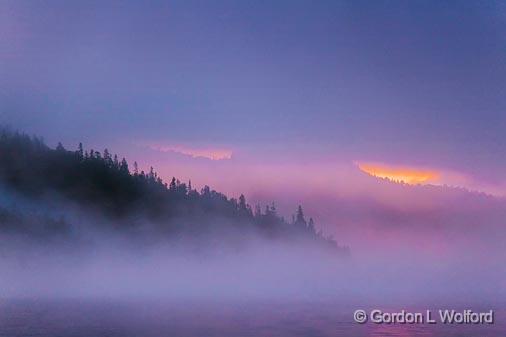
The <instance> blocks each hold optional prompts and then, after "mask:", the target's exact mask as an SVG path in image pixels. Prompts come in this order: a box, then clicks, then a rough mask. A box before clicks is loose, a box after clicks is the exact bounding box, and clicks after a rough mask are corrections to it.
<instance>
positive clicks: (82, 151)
mask: <svg viewBox="0 0 506 337" xmlns="http://www.w3.org/2000/svg"><path fill="white" fill-rule="evenodd" d="M77 156H78V157H79V159H83V158H84V150H83V143H79V147H78V148H77Z"/></svg>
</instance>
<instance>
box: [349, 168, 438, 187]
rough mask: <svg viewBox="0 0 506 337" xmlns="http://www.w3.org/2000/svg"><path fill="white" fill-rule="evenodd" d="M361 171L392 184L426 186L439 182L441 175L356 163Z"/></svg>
mask: <svg viewBox="0 0 506 337" xmlns="http://www.w3.org/2000/svg"><path fill="white" fill-rule="evenodd" d="M357 165H358V167H359V168H360V170H361V171H363V172H365V173H367V174H369V175H371V176H374V177H377V178H383V179H388V180H391V181H394V182H403V183H406V184H410V185H416V184H428V183H435V182H438V181H439V178H440V176H441V173H440V172H438V171H435V170H428V169H419V168H413V167H400V166H391V165H384V164H372V163H357Z"/></svg>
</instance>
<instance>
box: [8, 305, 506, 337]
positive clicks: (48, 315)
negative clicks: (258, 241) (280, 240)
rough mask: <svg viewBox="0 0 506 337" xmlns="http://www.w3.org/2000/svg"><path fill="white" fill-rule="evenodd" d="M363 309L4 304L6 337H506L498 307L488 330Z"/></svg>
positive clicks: (503, 317) (505, 320) (505, 319)
mask: <svg viewBox="0 0 506 337" xmlns="http://www.w3.org/2000/svg"><path fill="white" fill-rule="evenodd" d="M447 307H448V306H447ZM358 308H359V307H356V306H353V305H344V304H339V303H337V302H335V301H334V302H331V301H319V302H310V301H291V302H279V301H263V302H258V301H242V302H241V301H239V302H237V301H236V302H233V303H231V302H227V301H193V302H177V303H176V302H170V301H118V300H114V301H113V300H110V301H104V300H101V301H91V300H42V299H41V300H33V299H32V300H3V301H1V302H0V336H6V337H15V336H40V337H46V336H47V337H59V336H62V337H63V336H75V337H78V336H79V337H93V336H97V337H98V336H100V337H106V336H110V337H115V336H118V337H119V336H121V337H127V336H135V337H143V336H146V337H149V336H177V337H185V336H192V337H193V336H195V337H214V336H216V337H218V336H219V337H247V336H271V337H274V336H279V337H293V336H303V337H312V336H314V337H318V336H322V337H323V336H353V337H355V336H357V337H359V336H377V337H382V336H383V337H408V336H409V337H412V336H431V337H452V336H455V337H467V336H469V337H488V336H494V337H495V336H497V337H504V336H506V324H505V323H506V311H505V310H502V309H497V308H496V307H495V308H488V309H495V323H494V324H485V325H467V324H461V325H458V324H456V325H444V324H435V325H428V324H416V325H410V324H395V325H386V324H374V323H366V324H363V325H361V324H358V323H355V322H354V321H353V312H354V310H356V309H358ZM450 308H451V307H450ZM366 309H367V310H368V308H366ZM381 309H382V310H384V311H388V310H390V309H386V308H381ZM395 309H397V308H395ZM425 309H427V308H424V309H423V310H425ZM470 309H473V310H474V307H472V308H470ZM478 309H479V308H478ZM488 309H487V310H488ZM413 310H416V309H413ZM420 310H422V308H421V307H420Z"/></svg>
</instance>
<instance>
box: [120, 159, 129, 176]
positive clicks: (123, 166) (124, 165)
mask: <svg viewBox="0 0 506 337" xmlns="http://www.w3.org/2000/svg"><path fill="white" fill-rule="evenodd" d="M119 170H120V171H121V172H123V173H130V171H129V170H128V163H127V161H126V159H125V158H123V159H122V160H121V165H120V167H119Z"/></svg>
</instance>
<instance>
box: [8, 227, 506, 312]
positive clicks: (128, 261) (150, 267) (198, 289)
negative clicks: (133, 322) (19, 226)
mask: <svg viewBox="0 0 506 337" xmlns="http://www.w3.org/2000/svg"><path fill="white" fill-rule="evenodd" d="M87 235H88V237H87V239H86V240H81V241H80V242H79V243H73V244H68V243H67V244H65V243H62V242H59V241H53V242H51V244H46V243H44V244H42V243H40V242H39V243H33V242H30V241H26V240H25V239H22V238H19V237H10V238H7V237H4V238H2V240H3V242H7V243H8V244H7V245H4V246H3V247H2V257H1V259H0V268H1V270H2V278H1V280H0V291H1V292H0V297H2V298H33V297H35V298H92V299H93V298H96V299H104V298H106V299H107V298H111V299H165V300H202V301H204V300H206V299H208V300H225V299H227V300H241V301H243V300H267V299H269V300H273V299H276V300H336V301H340V302H343V303H348V302H357V301H358V302H365V303H371V302H374V303H385V302H386V303H392V302H393V303H396V302H398V301H408V302H409V303H418V302H423V301H435V300H437V301H444V300H445V299H446V300H447V301H449V302H451V303H453V302H455V301H458V300H465V301H468V302H469V301H472V302H479V303H480V302H482V301H484V300H485V301H486V302H487V303H490V302H493V301H500V300H501V299H504V298H505V297H504V295H505V284H504V280H505V279H506V273H505V270H504V265H503V261H504V254H497V253H498V252H492V251H479V252H473V251H472V250H470V249H464V248H462V249H461V250H460V251H457V252H456V254H452V255H442V256H441V257H438V256H437V255H434V254H433V255H429V254H426V253H424V252H420V251H416V249H411V250H409V249H407V248H406V247H399V248H398V249H392V247H390V249H388V250H387V251H388V253H384V254H378V253H376V254H374V255H373V254H367V252H360V251H359V252H357V253H355V252H354V251H352V254H351V256H350V257H342V256H338V255H335V254H330V253H328V252H322V251H319V250H317V249H315V247H314V246H305V245H303V244H297V243H280V242H273V241H269V240H266V239H262V238H259V237H254V236H251V237H249V238H248V239H247V240H244V241H243V242H242V244H241V247H220V246H219V245H215V246H210V245H205V246H203V247H201V248H200V249H196V248H195V247H193V248H192V249H187V247H184V246H182V245H181V243H175V242H172V243H171V242H163V241H158V242H156V243H153V244H150V245H146V244H145V243H142V244H139V243H138V242H136V240H132V238H126V237H124V236H123V235H117V234H112V233H107V236H106V234H104V236H102V237H100V236H99V234H98V233H97V232H94V233H93V234H87ZM192 244H193V243H192ZM494 253H495V254H494Z"/></svg>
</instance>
